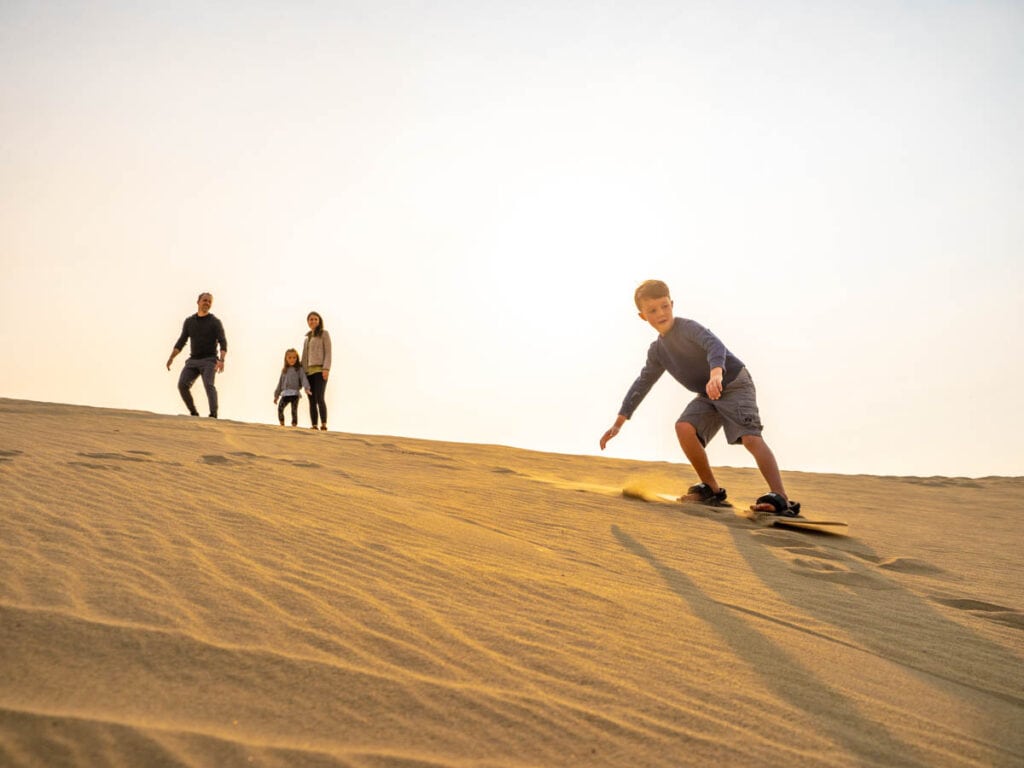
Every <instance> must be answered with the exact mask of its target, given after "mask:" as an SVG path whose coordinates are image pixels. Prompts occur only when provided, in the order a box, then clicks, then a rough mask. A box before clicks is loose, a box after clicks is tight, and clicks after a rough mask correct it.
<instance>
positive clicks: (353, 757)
mask: <svg viewBox="0 0 1024 768" xmlns="http://www.w3.org/2000/svg"><path fill="white" fill-rule="evenodd" d="M721 478H722V481H723V483H724V484H725V485H726V486H727V487H728V489H729V492H730V496H731V497H732V498H734V499H736V500H737V501H740V500H742V501H743V502H748V501H749V500H750V499H752V498H753V497H755V496H756V495H757V494H759V493H761V492H762V491H763V488H762V487H761V484H760V480H759V478H758V476H757V474H756V472H754V471H753V470H746V469H734V470H723V471H722V472H721ZM691 479H692V478H691V475H690V473H689V471H688V468H687V467H685V466H683V467H680V466H678V465H671V464H667V463H666V464H649V463H639V462H629V461H616V460H613V459H597V458H591V457H574V456H562V455H553V454H543V453H536V452H530V451H523V450H516V449H511V448H504V447H496V446H481V445H461V444H450V443H438V442H427V441H421V440H411V439H403V438H394V437H376V436H365V435H350V434H344V433H336V432H331V433H314V432H311V431H310V430H303V429H299V430H291V429H283V428H279V427H269V426H261V425H253V424H242V423H233V422H229V421H212V420H209V419H189V418H184V417H170V416H159V415H154V414H149V413H138V412H127V411H114V410H104V409H93V408H84V407H77V406H66V405H55V404H45V403H34V402H25V401H15V400H2V399H0V494H2V496H0V498H2V511H0V765H4V766H64V765H73V766H102V765H114V766H153V765H186V766H224V765H227V766H231V765H262V766H295V765H303V766H305V765H310V766H321V765H322V766H359V767H360V768H363V767H365V768H370V767H373V768H379V767H382V766H395V767H402V768H411V767H413V766H416V767H420V766H422V767H426V766H431V767H437V768H447V767H453V768H454V767H456V766H488V767H490V766H493V767H494V768H499V767H500V768H511V767H513V766H630V767H637V766H680V765H717V766H747V765H750V766H787V768H791V767H792V766H1020V765H1022V764H1024V642H1022V641H1024V634H1022V630H1024V589H1022V586H1024V565H1022V556H1021V553H1022V552H1024V535H1022V533H1021V525H1020V516H1021V513H1022V512H1024V479H1022V478H983V479H965V478H897V477H869V476H840V475H821V474H802V473H788V474H787V483H788V485H789V487H790V489H791V492H792V493H793V494H794V496H795V497H796V498H799V499H800V500H801V501H802V502H803V504H804V505H805V509H806V510H807V512H808V513H810V512H812V511H813V512H814V513H815V514H816V515H817V514H820V515H822V516H824V515H828V516H832V517H839V518H841V519H844V520H846V521H847V522H849V524H850V527H849V529H848V530H845V531H843V532H842V533H814V532H806V531H793V530H783V529H777V528H760V527H756V526H754V525H753V524H751V523H750V522H749V521H747V520H745V519H743V518H742V517H740V516H738V515H737V514H735V513H734V512H732V511H712V510H706V509H704V508H691V507H687V506H683V505H679V504H668V503H644V502H642V501H638V500H635V499H630V498H625V497H623V495H622V490H623V488H625V487H627V486H629V487H641V488H648V489H651V491H652V493H657V492H668V493H671V492H675V491H678V490H680V489H681V488H682V487H683V486H685V485H686V484H688V483H689V482H690V481H691Z"/></svg>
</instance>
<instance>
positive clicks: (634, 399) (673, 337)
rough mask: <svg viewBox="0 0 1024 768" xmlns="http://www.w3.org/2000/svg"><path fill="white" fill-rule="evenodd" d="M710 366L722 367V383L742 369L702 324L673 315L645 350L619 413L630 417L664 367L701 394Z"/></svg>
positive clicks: (738, 361)
mask: <svg viewBox="0 0 1024 768" xmlns="http://www.w3.org/2000/svg"><path fill="white" fill-rule="evenodd" d="M712 368H722V370H723V372H722V384H723V386H724V385H728V384H729V382H730V381H732V380H733V379H735V378H736V376H737V374H739V372H740V371H741V370H743V362H742V361H741V360H740V359H739V358H738V357H736V356H735V355H734V354H732V352H730V351H729V350H728V349H726V348H725V344H723V343H722V341H721V340H720V339H719V338H718V337H717V336H715V334H713V333H712V332H711V331H709V330H708V329H707V328H705V327H704V326H703V325H701V324H700V323H698V322H696V321H694V320H687V319H685V318H682V317H677V318H675V320H674V321H673V323H672V328H671V330H669V332H668V333H666V334H665V335H664V336H659V337H658V339H657V340H656V341H655V342H654V343H653V344H651V346H650V349H648V350H647V362H646V363H645V364H644V367H643V369H642V370H641V371H640V375H639V376H638V377H637V379H636V381H634V382H633V385H632V386H631V387H630V388H629V391H628V392H627V393H626V397H625V398H624V399H623V401H622V407H621V408H620V409H619V413H620V414H621V415H622V416H625V417H626V418H627V419H628V418H630V417H632V415H633V412H634V411H635V410H636V409H637V406H639V405H640V403H641V402H642V401H643V399H644V398H645V397H646V396H647V393H648V392H650V391H651V387H653V386H654V384H655V383H656V382H657V381H658V379H660V378H661V375H662V374H663V373H664V372H665V371H668V372H669V373H670V374H672V377H673V378H674V379H675V380H676V381H678V382H679V383H680V384H682V385H683V386H684V387H686V388H687V389H688V390H690V391H691V392H696V393H697V394H700V395H702V394H704V387H705V386H707V383H708V378H709V377H710V376H711V369H712Z"/></svg>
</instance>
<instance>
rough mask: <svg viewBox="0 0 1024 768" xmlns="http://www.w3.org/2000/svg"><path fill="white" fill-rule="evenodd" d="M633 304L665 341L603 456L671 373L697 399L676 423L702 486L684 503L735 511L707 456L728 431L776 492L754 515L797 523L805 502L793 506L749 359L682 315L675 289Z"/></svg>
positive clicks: (644, 294) (645, 291)
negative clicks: (768, 438) (767, 437)
mask: <svg viewBox="0 0 1024 768" xmlns="http://www.w3.org/2000/svg"><path fill="white" fill-rule="evenodd" d="M633 300H634V301H635V303H636V308H637V310H639V312H640V318H641V319H642V320H644V321H645V322H647V323H649V324H650V325H651V327H652V328H654V330H656V331H657V332H658V338H657V340H656V341H655V342H654V343H653V344H651V346H650V349H649V350H648V352H647V362H646V364H645V365H644V367H643V369H642V370H641V371H640V375H639V376H638V377H637V379H636V381H634V382H633V385H632V386H631V387H630V388H629V391H628V392H627V393H626V397H625V398H624V399H623V401H622V406H621V407H620V408H619V415H618V416H617V417H616V419H615V423H614V424H613V425H612V427H611V428H610V429H609V430H608V431H607V432H605V433H604V435H602V436H601V450H602V451H603V450H604V449H605V446H606V445H607V444H608V441H609V440H611V439H612V438H613V437H615V436H616V435H617V434H619V430H620V429H621V428H622V425H623V424H625V423H626V421H627V420H628V419H629V418H630V417H631V416H632V415H633V412H634V411H635V410H636V409H637V406H639V405H640V403H641V401H643V399H644V397H646V396H647V393H648V392H650V390H651V387H653V386H654V384H655V382H657V381H658V379H659V378H661V375H662V374H663V373H664V372H665V371H668V372H669V373H670V374H672V377H673V378H675V379H676V381H678V382H679V383H680V384H682V385H683V386H684V387H685V388H686V389H688V390H690V391H691V392H695V393H696V394H697V397H695V398H694V399H693V400H691V401H690V404H689V405H687V406H686V409H685V410H684V411H683V413H682V415H681V416H680V417H679V420H678V421H677V422H676V436H677V437H678V438H679V445H680V447H682V449H683V453H684V454H686V458H687V460H688V461H689V462H690V464H691V465H692V466H693V469H694V471H696V473H697V476H698V477H699V478H700V481H701V482H700V483H698V484H697V485H694V486H692V487H691V488H689V489H688V490H687V492H686V493H685V494H684V495H683V496H682V497H681V498H680V501H693V502H697V503H700V504H707V505H709V506H728V502H727V501H726V492H725V488H722V487H721V486H720V485H719V484H718V481H717V480H715V475H714V472H712V471H711V465H710V463H709V462H708V456H707V453H706V451H705V450H704V447H705V446H706V445H707V444H708V441H709V440H711V438H712V437H714V436H715V434H716V433H717V432H718V430H719V429H721V428H723V427H724V428H725V437H726V439H727V440H728V441H729V442H730V443H732V444H736V443H740V444H742V445H743V446H744V447H745V448H746V449H747V450H748V451H750V453H751V455H753V457H754V460H755V461H756V462H757V468H758V469H759V470H760V471H761V476H762V477H764V479H765V482H767V483H768V488H769V492H768V493H766V494H765V495H764V496H761V497H760V498H758V499H757V501H756V502H755V503H754V504H753V505H752V506H751V511H753V512H760V513H768V514H771V515H779V516H783V517H797V516H798V515H799V514H800V504H798V503H797V502H794V501H790V500H789V497H788V495H787V494H786V489H785V487H784V486H783V484H782V475H781V474H780V473H779V465H778V464H777V463H776V461H775V455H774V454H773V453H772V451H771V449H770V448H769V447H768V444H767V443H765V441H764V439H763V438H762V437H761V429H762V427H761V419H760V416H759V414H758V410H757V399H756V393H755V390H754V382H753V380H752V379H751V377H750V373H749V372H748V371H747V369H746V368H745V367H744V365H743V363H742V361H740V359H739V358H737V357H736V356H735V355H733V354H732V353H731V352H730V351H729V350H728V349H726V347H725V345H724V344H723V343H722V342H721V340H719V338H718V337H717V336H715V335H714V334H713V333H712V332H711V331H709V330H708V329H707V328H705V327H704V326H702V325H701V324H700V323H697V322H695V321H693V320H687V319H685V318H681V317H675V315H674V314H673V311H672V309H673V302H672V297H671V295H670V294H669V289H668V286H667V285H666V284H665V283H663V282H662V281H661V280H647V281H645V282H643V283H641V284H640V286H639V287H638V288H637V289H636V292H635V293H634V295H633Z"/></svg>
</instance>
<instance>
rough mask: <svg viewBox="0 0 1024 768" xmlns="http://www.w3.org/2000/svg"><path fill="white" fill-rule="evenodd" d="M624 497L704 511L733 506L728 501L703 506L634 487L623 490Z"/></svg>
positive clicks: (677, 497)
mask: <svg viewBox="0 0 1024 768" xmlns="http://www.w3.org/2000/svg"><path fill="white" fill-rule="evenodd" d="M622 495H623V496H625V497H626V498H627V499H640V501H647V502H655V503H665V504H683V505H684V506H687V507H701V508H702V509H710V510H716V509H729V508H731V507H732V504H731V503H730V502H728V501H724V502H722V503H721V504H714V505H712V504H701V503H700V502H699V501H687V500H686V499H681V498H679V496H677V495H675V494H672V493H655V492H653V491H649V490H647V489H646V488H639V487H634V486H627V487H625V488H623V489H622Z"/></svg>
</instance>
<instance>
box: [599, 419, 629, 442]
mask: <svg viewBox="0 0 1024 768" xmlns="http://www.w3.org/2000/svg"><path fill="white" fill-rule="evenodd" d="M625 423H626V417H625V416H623V415H621V414H619V416H618V418H616V419H615V423H614V424H612V425H611V427H609V428H608V431H607V432H605V433H604V434H603V435H601V450H602V451H603V450H604V447H605V446H606V445H608V441H609V440H611V439H612V438H613V437H615V436H616V435H617V434H619V430H620V429H622V425H623V424H625Z"/></svg>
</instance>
